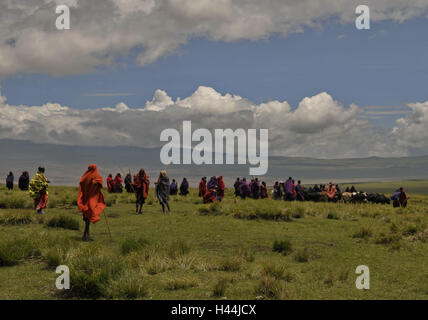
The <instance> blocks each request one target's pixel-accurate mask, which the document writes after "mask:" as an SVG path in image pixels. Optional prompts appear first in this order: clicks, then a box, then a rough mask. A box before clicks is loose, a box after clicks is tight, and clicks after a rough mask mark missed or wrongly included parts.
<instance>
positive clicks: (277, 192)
mask: <svg viewBox="0 0 428 320" xmlns="http://www.w3.org/2000/svg"><path fill="white" fill-rule="evenodd" d="M273 198H274V199H275V200H280V199H282V188H281V184H280V183H279V182H278V181H275V184H274V185H273Z"/></svg>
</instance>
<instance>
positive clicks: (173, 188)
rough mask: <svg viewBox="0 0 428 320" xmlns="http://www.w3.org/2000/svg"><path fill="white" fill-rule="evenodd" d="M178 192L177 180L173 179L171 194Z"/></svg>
mask: <svg viewBox="0 0 428 320" xmlns="http://www.w3.org/2000/svg"><path fill="white" fill-rule="evenodd" d="M177 193H178V187H177V182H175V179H172V182H171V185H170V186H169V195H170V196H175V195H177Z"/></svg>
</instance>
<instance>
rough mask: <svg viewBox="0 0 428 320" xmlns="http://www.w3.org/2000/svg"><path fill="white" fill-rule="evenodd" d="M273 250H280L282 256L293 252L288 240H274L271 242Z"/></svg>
mask: <svg viewBox="0 0 428 320" xmlns="http://www.w3.org/2000/svg"><path fill="white" fill-rule="evenodd" d="M273 251H274V252H280V253H282V254H283V255H284V256H286V255H289V254H290V253H291V252H293V248H292V245H291V242H290V240H281V241H279V240H275V242H274V243H273Z"/></svg>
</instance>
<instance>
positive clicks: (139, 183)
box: [133, 169, 150, 214]
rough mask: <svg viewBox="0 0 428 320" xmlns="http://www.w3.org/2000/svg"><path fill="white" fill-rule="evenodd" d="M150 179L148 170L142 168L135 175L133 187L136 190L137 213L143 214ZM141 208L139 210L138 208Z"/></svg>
mask: <svg viewBox="0 0 428 320" xmlns="http://www.w3.org/2000/svg"><path fill="white" fill-rule="evenodd" d="M149 186H150V180H149V177H148V176H147V175H146V171H145V170H144V169H141V170H140V171H139V172H138V174H137V175H136V176H135V181H134V186H133V189H134V190H135V197H136V200H135V213H136V214H143V204H144V203H145V202H146V199H147V197H148V196H149ZM138 209H139V210H138Z"/></svg>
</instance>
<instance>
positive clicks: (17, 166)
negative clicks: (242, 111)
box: [0, 139, 428, 186]
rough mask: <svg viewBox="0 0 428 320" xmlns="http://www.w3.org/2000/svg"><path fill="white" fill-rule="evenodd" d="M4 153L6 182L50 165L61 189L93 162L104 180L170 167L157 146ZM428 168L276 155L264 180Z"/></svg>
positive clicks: (177, 173) (342, 178)
mask: <svg viewBox="0 0 428 320" xmlns="http://www.w3.org/2000/svg"><path fill="white" fill-rule="evenodd" d="M0 150H1V151H2V152H1V156H0V174H1V176H0V177H1V183H2V184H3V183H4V179H5V178H6V174H7V173H8V172H9V171H13V172H14V174H15V177H16V180H17V178H18V176H19V175H20V174H21V172H22V171H23V170H27V171H29V172H30V175H33V174H34V173H35V171H36V168H37V167H38V166H39V165H44V166H45V167H46V175H47V176H48V177H49V179H50V180H52V182H53V183H54V184H56V185H77V183H78V181H79V178H80V176H81V175H82V173H83V172H84V171H85V169H86V168H87V166H88V164H90V163H95V164H97V165H98V166H99V168H100V173H102V174H103V175H104V176H106V174H108V173H110V172H111V173H113V174H115V173H117V172H122V174H126V173H127V172H128V170H129V169H130V170H131V171H132V173H135V172H136V171H137V170H138V169H139V168H141V167H143V168H145V169H146V171H147V172H148V174H149V177H150V179H151V181H152V182H154V180H155V179H156V178H157V176H158V174H159V171H160V170H161V169H164V167H165V166H164V165H163V164H162V163H161V162H160V160H159V150H160V149H157V148H154V149H147V148H138V147H81V146H64V145H52V144H36V143H32V142H29V141H19V140H6V139H4V140H1V139H0ZM427 164H428V156H422V157H405V158H377V157H372V158H361V159H333V160H326V159H311V158H288V157H277V156H273V157H270V158H269V171H268V173H267V175H266V176H264V177H263V178H262V179H263V180H265V181H266V182H268V183H269V184H272V183H273V182H274V181H276V180H284V179H286V178H288V177H289V176H292V177H294V178H296V179H301V180H302V181H303V182H304V183H319V182H324V183H326V182H328V181H330V180H334V181H335V182H341V183H342V182H370V181H394V180H412V179H428V166H427ZM168 175H169V177H170V178H175V179H178V180H179V181H181V179H182V177H183V176H185V177H187V178H188V179H189V181H190V182H191V183H192V184H193V186H197V182H198V181H199V179H200V177H202V176H207V177H209V176H212V175H217V176H218V175H223V177H224V178H225V181H226V184H228V185H229V186H230V185H231V184H232V182H233V180H234V179H235V178H236V177H243V176H247V177H248V176H249V175H248V166H247V165H202V166H196V165H171V166H169V167H168Z"/></svg>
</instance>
